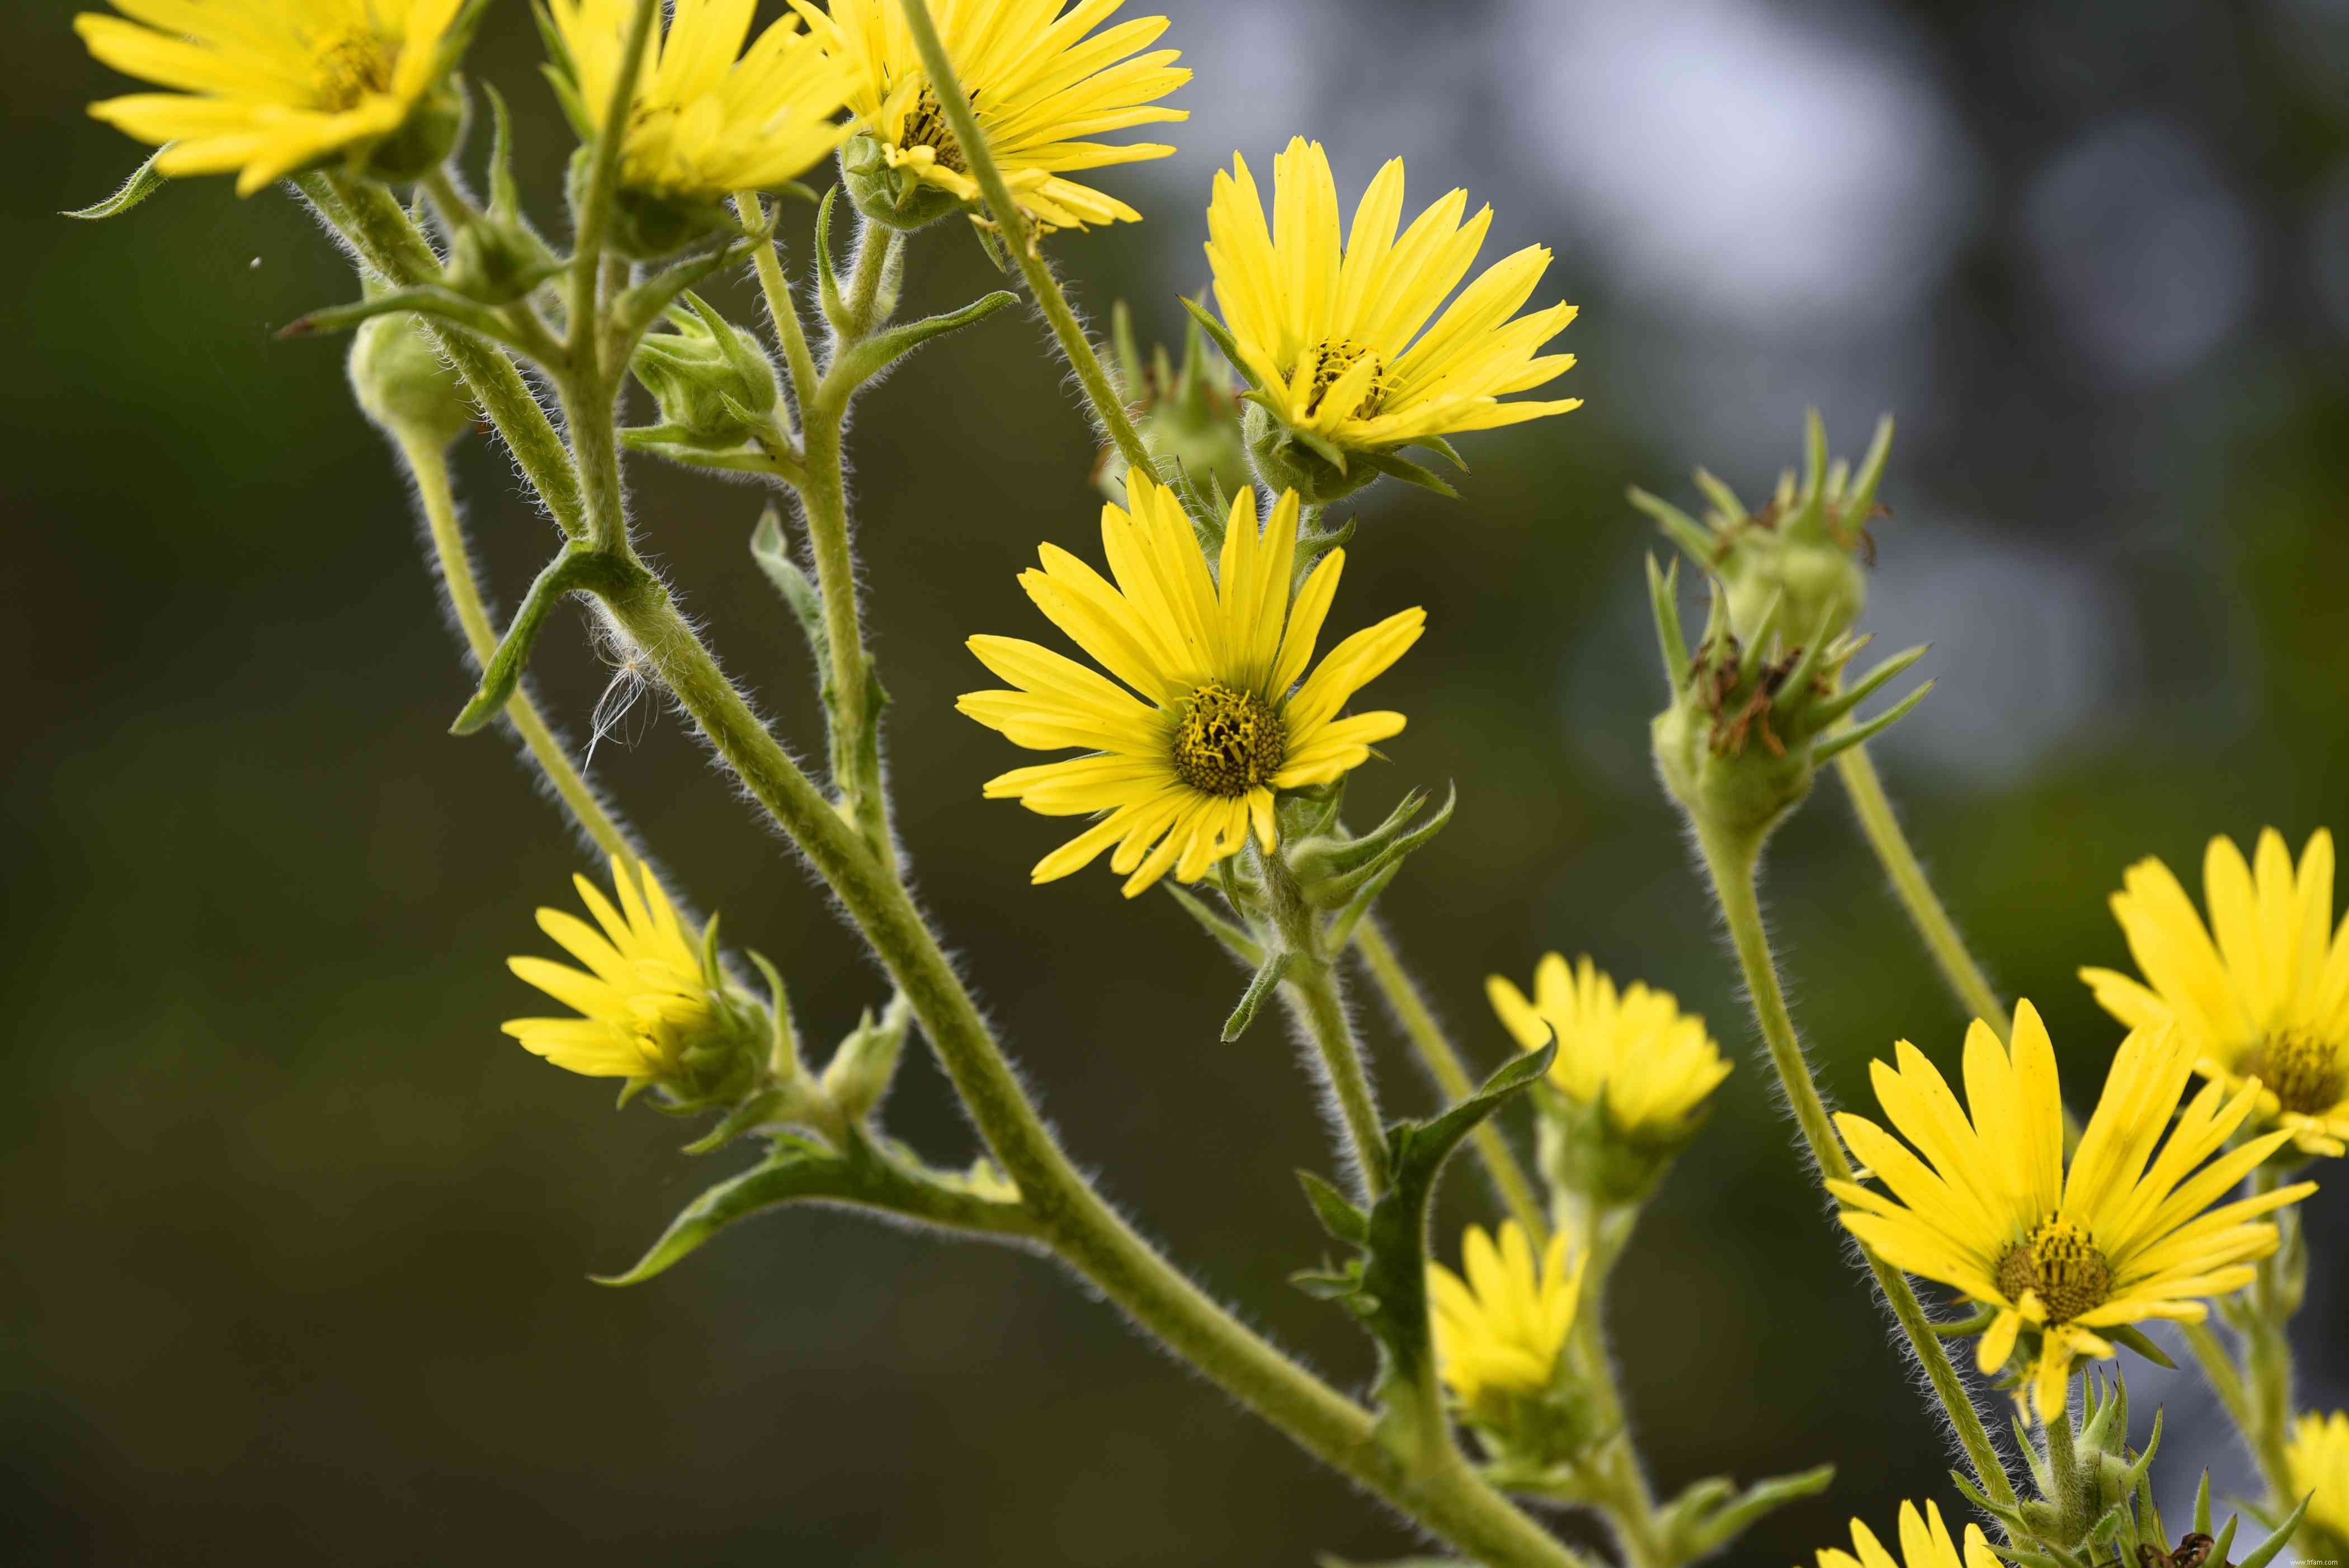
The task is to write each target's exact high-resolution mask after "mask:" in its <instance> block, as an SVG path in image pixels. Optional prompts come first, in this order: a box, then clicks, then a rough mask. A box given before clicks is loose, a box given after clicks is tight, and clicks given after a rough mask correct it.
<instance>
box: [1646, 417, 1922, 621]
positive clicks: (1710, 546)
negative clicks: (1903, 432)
mask: <svg viewBox="0 0 2349 1568" xmlns="http://www.w3.org/2000/svg"><path fill="white" fill-rule="evenodd" d="M1804 436H1805V439H1804V474H1803V480H1802V483H1801V484H1800V485H1799V486H1798V485H1797V484H1796V483H1795V474H1794V470H1793V469H1788V470H1787V471H1786V472H1785V474H1783V475H1781V476H1780V478H1779V480H1778V489H1777V490H1776V492H1775V494H1774V495H1773V496H1772V498H1771V500H1770V504H1769V505H1768V506H1766V507H1764V508H1763V509H1762V510H1761V511H1758V512H1756V511H1747V509H1746V507H1745V504H1744V502H1743V501H1741V500H1738V499H1737V496H1736V494H1735V492H1734V491H1733V490H1730V488H1729V487H1728V486H1727V485H1725V484H1723V483H1722V482H1721V480H1717V479H1715V478H1713V476H1712V475H1711V474H1709V473H1707V472H1705V471H1704V470H1703V469H1698V470H1697V474H1696V482H1697V486H1698V488H1699V489H1701V490H1703V491H1704V492H1705V496H1706V498H1707V499H1708V500H1710V501H1711V502H1712V503H1713V504H1712V506H1711V507H1710V508H1709V509H1708V510H1707V511H1706V512H1705V514H1704V521H1702V523H1700V522H1698V521H1696V520H1695V519H1693V518H1692V517H1690V516H1689V515H1688V514H1687V513H1686V512H1683V511H1681V510H1680V509H1679V508H1677V507H1675V506H1673V505H1671V503H1670V502H1668V501H1664V500H1659V499H1658V498H1657V497H1655V496H1651V495H1650V494H1648V493H1647V492H1646V491H1644V490H1632V492H1631V501H1632V504H1633V505H1635V506H1637V507H1639V508H1640V510H1641V511H1645V512H1646V513H1647V514H1648V515H1649V516H1650V517H1651V518H1653V519H1654V520H1655V521H1656V525H1657V526H1658V527H1659V528H1661V529H1662V530H1663V531H1664V533H1665V534H1666V536H1667V537H1669V538H1670V539H1671V541H1672V542H1673V543H1674V544H1676V545H1678V546H1679V547H1680V548H1681V549H1682V551H1683V552H1686V553H1687V554H1688V556H1689V558H1690V559H1691V560H1692V561H1693V562H1695V563H1696V564H1697V565H1698V566H1699V567H1700V568H1702V570H1704V571H1705V572H1706V573H1710V574H1712V575H1713V576H1716V577H1718V578H1720V579H1721V581H1722V583H1723V585H1724V586H1725V587H1726V589H1727V591H1728V598H1729V603H1728V610H1729V627H1730V630H1731V631H1733V633H1735V634H1737V635H1738V636H1741V637H1744V638H1746V639H1748V640H1749V641H1750V640H1751V639H1752V638H1753V637H1754V635H1755V634H1756V632H1755V628H1756V627H1758V626H1759V625H1760V624H1761V618H1762V616H1763V615H1764V614H1765V613H1766V612H1767V611H1768V610H1769V608H1770V605H1771V603H1773V602H1774V601H1775V602H1778V603H1780V604H1781V605H1782V608H1781V610H1780V611H1779V615H1780V621H1779V624H1781V625H1782V626H1786V627H1792V628H1795V629H1797V630H1799V631H1802V632H1804V633H1809V632H1811V631H1813V630H1815V629H1818V628H1822V627H1823V628H1825V631H1826V634H1827V635H1829V636H1834V635H1837V634H1841V633H1844V632H1848V631H1850V630H1851V629H1852V627H1853V626H1855V625H1857V624H1858V622H1859V618H1860V615H1861V614H1862V613H1863V612H1865V610H1866V609H1867V607H1868V575H1867V572H1866V570H1865V567H1866V565H1872V564H1873V563H1874V562H1875V558H1876V545H1875V542H1874V541H1873V540H1872V539H1871V538H1870V537H1869V535H1868V523H1869V522H1870V521H1872V520H1873V519H1875V518H1876V517H1878V516H1879V515H1882V509H1881V508H1879V507H1878V505H1877V504H1876V491H1877V486H1878V483H1879V481H1881V480H1882V479H1883V477H1884V460H1885V458H1886V456H1887V454H1888V453H1889V452H1890V450H1891V449H1892V418H1891V417H1890V416H1889V415H1887V416H1886V417H1885V418H1882V419H1880V420H1878V422H1877V427H1876V438H1875V439H1874V440H1873V441H1872V442H1870V443H1869V445H1868V455H1867V456H1866V457H1865V458H1863V459H1860V465H1859V470H1858V472H1857V474H1856V475H1855V474H1854V473H1853V472H1852V470H1851V469H1850V466H1849V465H1848V464H1847V463H1845V462H1843V461H1841V460H1837V461H1836V462H1833V463H1830V462H1828V460H1827V437H1826V425H1825V424H1824V423H1823V422H1821V420H1820V418H1819V415H1818V411H1817V410H1816V409H1813V410H1812V411H1811V412H1810V414H1809V416H1808V418H1807V420H1806V428H1805V432H1804Z"/></svg>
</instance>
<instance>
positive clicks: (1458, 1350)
mask: <svg viewBox="0 0 2349 1568" xmlns="http://www.w3.org/2000/svg"><path fill="white" fill-rule="evenodd" d="M1460 1260H1461V1264H1462V1265H1463V1266H1464V1268H1466V1270H1467V1271H1468V1277H1467V1278H1466V1279H1465V1280H1464V1279H1462V1278H1461V1277H1460V1276H1459V1275H1458V1274H1454V1273H1453V1272H1452V1271H1451V1270H1450V1269H1448V1268H1445V1267H1444V1265H1443V1264H1428V1265H1427V1295H1428V1305H1429V1312H1428V1326H1429V1327H1430V1328H1431V1329H1432V1330H1433V1333H1434V1336H1435V1364H1436V1367H1437V1369H1438V1370H1439V1371H1440V1372H1441V1373H1442V1375H1443V1377H1444V1382H1445V1383H1446V1384H1448V1385H1449V1386H1450V1387H1451V1389H1452V1391H1453V1393H1454V1394H1455V1395H1457V1396H1458V1397H1459V1399H1460V1402H1461V1403H1462V1404H1464V1405H1466V1406H1469V1407H1471V1408H1475V1407H1476V1406H1478V1405H1480V1404H1484V1403H1485V1401H1486V1399H1487V1397H1488V1396H1490V1395H1493V1394H1502V1395H1509V1394H1538V1393H1540V1392H1541V1391H1542V1390H1543V1389H1545V1388H1547V1387H1549V1383H1550V1377H1551V1376H1552V1374H1554V1373H1555V1372H1556V1371H1557V1357H1558V1352H1559V1351H1560V1350H1562V1349H1564V1348H1565V1346H1566V1336H1568V1334H1570V1333H1572V1332H1573V1329H1574V1313H1575V1308H1576V1306H1577V1305H1579V1303H1580V1302H1581V1299H1582V1269H1583V1264H1585V1263H1586V1262H1587V1261H1588V1260H1587V1259H1580V1258H1578V1259H1576V1260H1575V1263H1574V1265H1573V1266H1572V1267H1571V1268H1569V1267H1568V1266H1567V1259H1566V1236H1565V1234H1564V1233H1562V1232H1561V1233H1558V1234H1557V1235H1553V1236H1552V1237H1550V1241H1549V1246H1548V1248H1547V1250H1546V1251H1545V1252H1544V1253H1543V1254H1542V1258H1541V1262H1540V1263H1539V1264H1538V1265H1537V1264H1536V1263H1535V1261H1534V1249H1533V1243H1531V1242H1529V1241H1527V1240H1526V1233H1525V1228H1524V1227H1523V1226H1521V1225H1519V1224H1518V1223H1517V1222H1516V1221H1515V1220H1511V1221H1508V1222H1506V1223H1504V1224H1503V1225H1502V1226H1501V1241H1500V1244H1499V1245H1498V1246H1495V1245H1494V1244H1493V1238H1492V1237H1491V1236H1489V1235H1486V1234H1485V1230H1484V1228H1483V1227H1482V1226H1480V1225H1471V1226H1469V1227H1468V1233H1467V1234H1466V1235H1465V1236H1464V1238H1462V1240H1461V1243H1460Z"/></svg>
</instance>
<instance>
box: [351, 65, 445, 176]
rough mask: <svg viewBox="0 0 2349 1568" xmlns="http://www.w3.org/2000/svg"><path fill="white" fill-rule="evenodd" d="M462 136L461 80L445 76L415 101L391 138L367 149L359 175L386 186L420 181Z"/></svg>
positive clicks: (389, 136)
mask: <svg viewBox="0 0 2349 1568" xmlns="http://www.w3.org/2000/svg"><path fill="white" fill-rule="evenodd" d="M464 134H465V88H464V84H463V81H462V78H460V77H455V76H444V77H441V78H440V81H438V82H436V83H435V84H434V85H433V86H432V87H431V88H429V89H428V90H427V91H426V92H425V94H424V96H423V97H422V98H418V99H417V100H416V107H415V108H411V109H409V111H408V118H407V119H403V120H401V121H400V122H399V125H398V128H397V129H394V130H393V131H392V132H391V134H390V135H388V136H386V137H385V138H383V139H382V140H380V141H378V142H376V143H374V144H373V145H372V146H370V147H368V148H367V151H366V153H365V155H364V156H363V157H362V158H361V160H360V161H359V172H360V173H361V174H364V175H365V176H367V178H368V179H370V180H380V181H384V182H386V183H387V184H395V185H397V184H404V183H406V182H407V181H410V180H421V179H423V178H424V176H426V175H427V174H429V173H431V172H432V170H435V169H438V168H440V164H441V162H442V160H445V159H446V158H447V157H448V156H449V154H450V152H451V151H453V150H455V149H456V146H457V143H458V142H459V141H460V140H461V139H463V138H464Z"/></svg>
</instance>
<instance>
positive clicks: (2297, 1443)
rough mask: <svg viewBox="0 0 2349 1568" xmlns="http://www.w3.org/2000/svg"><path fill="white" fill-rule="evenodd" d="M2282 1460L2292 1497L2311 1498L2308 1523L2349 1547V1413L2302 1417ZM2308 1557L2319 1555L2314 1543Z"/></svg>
mask: <svg viewBox="0 0 2349 1568" xmlns="http://www.w3.org/2000/svg"><path fill="white" fill-rule="evenodd" d="M2283 1457H2284V1462H2285V1464H2286V1465H2287V1466H2288V1467H2289V1468H2290V1469H2291V1470H2292V1496H2293V1497H2306V1498H2307V1499H2308V1522H2309V1523H2310V1524H2312V1525H2313V1526H2315V1527H2316V1528H2317V1529H2318V1530H2321V1531H2323V1532H2325V1533H2326V1534H2327V1535H2330V1536H2331V1537H2333V1540H2334V1541H2335V1542H2342V1543H2344V1544H2349V1412H2344V1411H2340V1410H2335V1411H2333V1414H2331V1415H2329V1416H2320V1415H2316V1414H2314V1413H2313V1412H2311V1413H2310V1414H2308V1415H2305V1416H2302V1417H2301V1418H2300V1420H2299V1422H2298V1423H2297V1424H2296V1425H2295V1426H2294V1427H2293V1429H2292V1440H2291V1441H2290V1442H2289V1443H2287V1444H2286V1445H2285V1447H2284V1456H2283ZM2307 1555H2308V1556H2309V1557H2311V1558H2312V1559H2313V1558H2314V1557H2315V1556H2316V1555H2317V1553H2316V1552H2315V1551H2314V1550H2313V1543H2312V1550H2311V1551H2310V1552H2309V1553H2308V1554H2307Z"/></svg>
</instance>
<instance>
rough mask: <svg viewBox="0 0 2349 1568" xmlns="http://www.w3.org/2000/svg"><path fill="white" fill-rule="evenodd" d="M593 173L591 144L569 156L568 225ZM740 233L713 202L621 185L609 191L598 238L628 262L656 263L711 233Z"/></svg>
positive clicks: (576, 215) (731, 217)
mask: <svg viewBox="0 0 2349 1568" xmlns="http://www.w3.org/2000/svg"><path fill="white" fill-rule="evenodd" d="M594 176H595V147H594V145H593V144H592V143H590V144H589V145H587V146H585V147H582V148H580V149H579V150H577V151H576V152H574V153H573V154H572V155H571V171H570V177H569V179H568V181H566V185H565V192H566V194H567V195H568V196H569V198H570V201H571V216H572V222H573V224H574V227H575V226H576V224H577V222H578V220H579V214H580V212H581V211H582V210H583V209H584V208H585V205H586V201H587V185H588V181H590V180H591V179H593V178H594ZM720 232H723V233H739V232H741V231H740V224H738V223H737V222H735V221H734V214H733V213H732V212H730V211H728V210H727V209H726V208H724V207H723V206H720V205H719V204H718V203H716V202H714V201H695V200H692V199H690V198H687V197H679V196H671V195H667V194H665V193H663V192H661V191H640V190H637V189H636V188H635V187H633V186H630V185H625V184H624V185H622V186H620V187H619V189H618V190H616V191H613V192H612V215H611V221H610V222H609V223H608V224H607V225H606V226H605V231H604V240H605V243H606V244H608V245H609V246H610V247H611V248H612V249H613V250H614V251H616V252H617V253H619V254H621V255H623V256H626V258H627V259H628V260H630V261H632V262H658V261H665V260H667V258H668V257H670V256H673V255H675V254H677V253H678V252H679V251H682V250H684V249H685V248H686V247H688V245H691V244H692V243H694V242H696V241H698V240H703V239H707V238H708V237H709V235H711V234H715V233H720Z"/></svg>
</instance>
